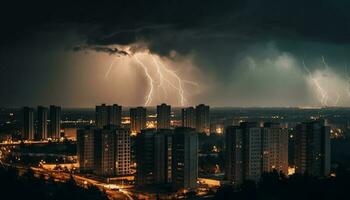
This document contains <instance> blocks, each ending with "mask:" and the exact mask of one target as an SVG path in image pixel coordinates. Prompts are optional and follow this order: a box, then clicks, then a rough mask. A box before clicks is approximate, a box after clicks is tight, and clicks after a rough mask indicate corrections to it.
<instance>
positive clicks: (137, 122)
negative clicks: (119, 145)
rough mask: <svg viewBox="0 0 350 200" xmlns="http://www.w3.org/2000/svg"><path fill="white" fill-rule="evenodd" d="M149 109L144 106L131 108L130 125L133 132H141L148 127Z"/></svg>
mask: <svg viewBox="0 0 350 200" xmlns="http://www.w3.org/2000/svg"><path fill="white" fill-rule="evenodd" d="M146 122H147V110H146V108H144V107H137V108H130V127H131V132H132V133H140V132H141V130H143V129H145V128H146Z"/></svg>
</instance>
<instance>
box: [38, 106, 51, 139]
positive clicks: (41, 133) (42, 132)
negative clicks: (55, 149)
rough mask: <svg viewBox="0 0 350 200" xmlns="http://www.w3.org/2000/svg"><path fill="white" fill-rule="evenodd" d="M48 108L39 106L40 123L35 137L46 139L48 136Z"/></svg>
mask: <svg viewBox="0 0 350 200" xmlns="http://www.w3.org/2000/svg"><path fill="white" fill-rule="evenodd" d="M48 112H49V111H48V109H47V108H45V107H43V106H38V124H37V132H36V137H35V139H37V140H46V139H47V137H48V126H47V125H48V124H47V120H48Z"/></svg>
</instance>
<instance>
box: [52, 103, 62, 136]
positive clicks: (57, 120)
mask: <svg viewBox="0 0 350 200" xmlns="http://www.w3.org/2000/svg"><path fill="white" fill-rule="evenodd" d="M60 132H61V107H59V106H55V105H51V106H50V131H49V137H50V138H51V139H59V138H60V137H61V135H60Z"/></svg>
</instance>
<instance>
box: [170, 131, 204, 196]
mask: <svg viewBox="0 0 350 200" xmlns="http://www.w3.org/2000/svg"><path fill="white" fill-rule="evenodd" d="M172 163H173V165H172V183H173V187H174V189H188V188H194V187H196V186H197V178H198V135H197V133H196V131H195V130H194V129H191V128H184V127H180V128H176V129H175V131H174V134H173V143H172Z"/></svg>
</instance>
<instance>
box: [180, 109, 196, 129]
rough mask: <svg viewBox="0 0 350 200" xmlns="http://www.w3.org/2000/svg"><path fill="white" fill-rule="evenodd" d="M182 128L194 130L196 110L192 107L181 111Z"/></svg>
mask: <svg viewBox="0 0 350 200" xmlns="http://www.w3.org/2000/svg"><path fill="white" fill-rule="evenodd" d="M182 126H183V127H188V128H194V129H195V128H196V110H195V109H194V108H193V107H188V108H183V109H182Z"/></svg>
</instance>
